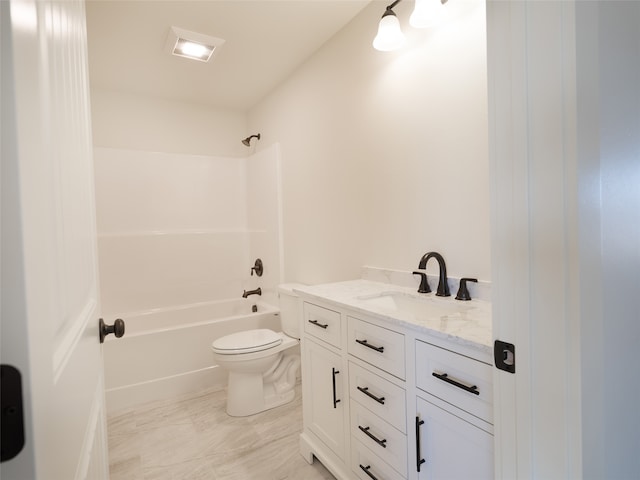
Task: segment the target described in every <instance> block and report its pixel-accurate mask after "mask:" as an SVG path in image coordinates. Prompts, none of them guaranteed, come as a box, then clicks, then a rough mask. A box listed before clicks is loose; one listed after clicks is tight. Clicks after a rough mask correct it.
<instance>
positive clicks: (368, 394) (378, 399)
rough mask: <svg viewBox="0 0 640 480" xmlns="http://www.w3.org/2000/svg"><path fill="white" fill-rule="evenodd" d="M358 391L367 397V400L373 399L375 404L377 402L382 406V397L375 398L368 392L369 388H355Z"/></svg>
mask: <svg viewBox="0 0 640 480" xmlns="http://www.w3.org/2000/svg"><path fill="white" fill-rule="evenodd" d="M356 388H357V389H358V390H360V391H361V392H362V393H364V394H365V395H366V396H367V397H369V398H373V399H374V400H375V401H376V402H378V403H379V404H380V405H384V397H376V396H375V395H374V394H373V393H371V392H369V387H364V388H362V387H360V386H358V387H356Z"/></svg>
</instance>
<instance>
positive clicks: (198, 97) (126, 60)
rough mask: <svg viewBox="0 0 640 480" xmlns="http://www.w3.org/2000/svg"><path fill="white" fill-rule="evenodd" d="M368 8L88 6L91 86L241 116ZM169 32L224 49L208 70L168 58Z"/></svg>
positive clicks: (156, 2) (347, 3)
mask: <svg viewBox="0 0 640 480" xmlns="http://www.w3.org/2000/svg"><path fill="white" fill-rule="evenodd" d="M370 1H371V0H285V1H281V0H254V1H251V0H196V1H188V0H177V1H166V0H138V1H130V0H88V1H87V6H86V10H87V33H88V42H89V74H90V80H91V85H92V87H93V88H99V89H104V90H110V91H119V92H126V93H132V94H144V95H150V96H155V97H162V98H166V99H171V100H178V101H185V102H195V103H200V104H207V105H210V106H213V107H216V108H224V109H234V110H242V111H244V110H247V109H249V108H251V107H252V106H253V105H255V103H256V102H258V101H259V100H261V99H262V98H263V97H264V96H265V95H266V94H268V93H269V92H270V91H271V90H272V89H273V88H274V87H275V86H277V85H278V84H279V83H280V82H282V81H283V80H284V79H285V78H286V77H287V76H289V75H290V74H291V73H292V72H293V71H294V70H295V69H296V68H297V67H298V66H300V65H301V64H302V63H303V62H304V61H305V60H306V59H307V58H308V57H309V56H310V55H312V54H313V53H314V52H315V51H316V50H317V49H318V48H319V47H320V46H322V44H324V43H325V42H326V41H327V40H328V39H329V38H331V37H332V36H333V35H334V34H335V33H337V32H338V31H339V30H340V29H341V28H342V27H344V26H345V25H346V24H347V23H348V22H349V21H350V20H351V19H352V18H353V17H355V16H356V15H357V14H358V13H359V12H360V11H361V10H362V9H363V8H364V7H365V6H366V5H367V4H368V3H369V2H370ZM171 26H176V27H180V28H182V29H185V30H191V31H194V32H198V33H202V34H205V35H210V36H213V37H219V38H223V39H224V40H225V41H226V43H225V44H224V45H223V46H222V47H221V48H220V50H219V51H218V52H217V53H216V55H214V58H213V59H212V60H211V61H210V62H208V63H204V62H199V61H194V60H188V59H185V58H182V57H178V56H173V55H170V54H169V53H167V52H166V51H165V43H166V39H167V35H168V33H169V29H170V27H171ZM373 33H375V32H372V34H373Z"/></svg>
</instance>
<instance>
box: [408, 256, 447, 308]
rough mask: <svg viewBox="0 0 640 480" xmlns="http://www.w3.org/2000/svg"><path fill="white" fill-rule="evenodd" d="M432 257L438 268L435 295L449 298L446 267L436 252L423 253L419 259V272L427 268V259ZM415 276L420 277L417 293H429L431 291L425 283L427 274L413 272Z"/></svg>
mask: <svg viewBox="0 0 640 480" xmlns="http://www.w3.org/2000/svg"><path fill="white" fill-rule="evenodd" d="M431 257H433V258H435V259H436V260H437V261H438V267H439V268H440V277H439V279H438V291H437V292H436V295H437V296H438V297H449V296H451V293H449V281H448V280H447V266H446V265H445V263H444V258H442V255H440V254H439V253H438V252H428V253H425V254H424V255H423V256H422V258H421V259H420V263H419V264H418V269H419V270H424V269H426V268H427V262H428V261H429V259H430V258H431ZM413 273H414V274H416V275H420V276H421V280H420V287H418V293H429V292H430V291H431V289H430V288H429V284H428V283H427V274H426V273H424V272H413Z"/></svg>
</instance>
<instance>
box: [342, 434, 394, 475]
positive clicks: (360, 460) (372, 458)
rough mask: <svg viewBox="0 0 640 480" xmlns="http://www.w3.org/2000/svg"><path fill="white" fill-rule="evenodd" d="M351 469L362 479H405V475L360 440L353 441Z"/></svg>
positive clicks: (353, 439)
mask: <svg viewBox="0 0 640 480" xmlns="http://www.w3.org/2000/svg"><path fill="white" fill-rule="evenodd" d="M351 470H353V472H354V473H355V474H356V477H358V478H359V479H361V480H373V479H374V478H375V479H376V480H404V477H403V476H402V475H400V474H399V473H398V472H396V471H395V470H394V469H393V468H391V467H390V466H389V465H387V464H386V463H385V462H383V461H382V460H381V459H380V457H379V456H378V455H376V454H375V453H373V452H372V451H371V450H369V449H368V448H367V447H365V446H364V445H362V444H361V443H360V442H359V441H358V440H356V439H355V438H352V442H351Z"/></svg>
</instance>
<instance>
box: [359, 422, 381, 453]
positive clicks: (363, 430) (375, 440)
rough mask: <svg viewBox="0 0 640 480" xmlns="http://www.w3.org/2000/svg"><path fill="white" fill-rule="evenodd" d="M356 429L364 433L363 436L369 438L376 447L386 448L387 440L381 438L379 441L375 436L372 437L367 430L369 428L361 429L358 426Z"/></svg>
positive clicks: (361, 427)
mask: <svg viewBox="0 0 640 480" xmlns="http://www.w3.org/2000/svg"><path fill="white" fill-rule="evenodd" d="M358 428H359V429H360V430H361V431H362V432H364V434H365V435H366V436H367V437H369V438H370V439H371V440H373V441H374V442H376V443H377V444H378V445H380V446H381V447H382V448H387V445H386V444H387V439H386V438H383V439H382V440H380V439H379V438H378V437H376V436H375V435H373V434H372V433H371V432H369V428H370V427H363V426H360V425H358Z"/></svg>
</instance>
